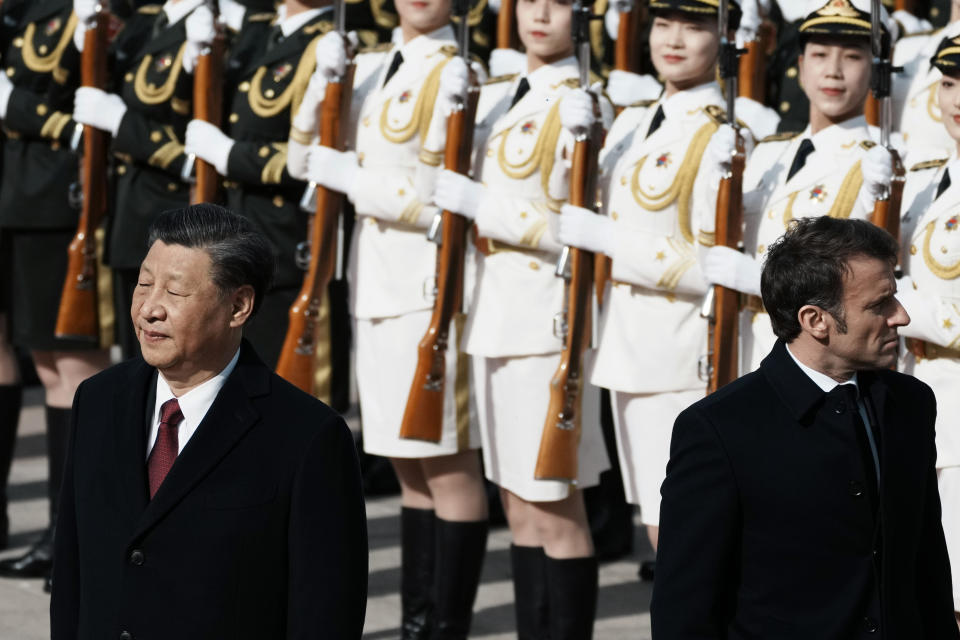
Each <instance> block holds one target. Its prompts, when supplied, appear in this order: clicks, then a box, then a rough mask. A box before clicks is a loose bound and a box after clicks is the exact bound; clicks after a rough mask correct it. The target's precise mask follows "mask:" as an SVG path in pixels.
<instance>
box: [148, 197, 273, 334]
mask: <svg viewBox="0 0 960 640" xmlns="http://www.w3.org/2000/svg"><path fill="white" fill-rule="evenodd" d="M157 240H159V241H160V242H162V243H164V244H176V245H180V246H183V247H189V248H192V249H203V250H204V251H206V252H207V255H209V256H210V261H211V263H212V267H211V274H210V275H211V277H212V278H213V283H214V284H215V285H216V287H217V289H218V290H219V291H220V293H221V294H223V293H226V292H229V291H233V290H235V289H237V288H238V287H241V286H243V285H250V286H251V287H253V292H254V298H253V313H252V314H251V317H253V315H255V314H256V313H257V311H258V310H259V309H260V304H261V303H262V302H263V296H264V295H265V294H266V292H267V289H269V288H270V283H271V282H272V281H273V274H274V271H275V270H276V260H275V259H274V257H273V252H272V251H271V250H270V245H269V243H268V242H267V240H266V238H264V237H263V235H262V234H260V233H258V232H257V231H255V230H254V228H253V227H252V226H251V224H250V223H249V222H247V220H246V219H244V218H242V217H240V216H238V215H237V214H235V213H233V212H232V211H230V210H229V209H225V208H223V207H221V206H218V205H215V204H206V203H204V204H194V205H190V206H189V207H186V208H184V209H173V210H171V211H164V212H163V213H161V214H160V215H159V216H157V218H156V219H155V220H154V221H153V224H151V225H150V231H149V234H148V240H147V246H148V247H152V246H153V243H154V242H156V241H157Z"/></svg>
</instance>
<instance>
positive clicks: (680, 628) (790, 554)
mask: <svg viewBox="0 0 960 640" xmlns="http://www.w3.org/2000/svg"><path fill="white" fill-rule="evenodd" d="M858 384H859V385H860V388H861V391H862V393H863V394H865V397H866V398H867V399H868V401H869V404H870V405H871V408H872V409H873V411H874V413H875V415H876V419H877V420H876V421H877V424H878V425H879V432H880V434H879V435H880V459H881V460H880V464H881V482H880V487H879V496H877V495H876V489H875V486H876V475H875V471H874V469H873V463H872V459H871V458H869V457H868V455H869V454H867V455H866V456H865V455H864V453H863V451H864V448H863V440H862V438H864V437H865V435H864V430H863V427H862V426H860V424H861V423H859V418H857V422H854V412H855V411H856V406H855V402H850V401H849V399H847V398H846V396H845V394H844V393H843V392H842V390H841V389H837V390H834V391H831V392H830V393H829V394H825V393H823V391H822V390H821V389H820V388H819V387H818V386H817V385H816V384H815V383H814V382H813V381H812V380H810V378H809V377H807V375H806V374H805V373H803V371H801V370H800V368H799V367H797V365H796V363H794V362H793V360H792V359H791V357H790V355H789V354H788V353H787V352H786V348H785V347H784V345H783V344H782V343H778V344H777V345H776V347H774V349H773V351H772V352H771V353H770V355H769V356H767V358H766V359H765V360H764V361H763V363H762V364H761V366H760V369H759V370H758V371H756V372H754V373H750V374H748V375H746V376H744V377H742V378H740V379H739V380H737V381H736V382H733V383H731V384H729V385H727V386H726V387H724V388H723V389H721V390H720V391H718V392H717V393H715V394H713V395H711V396H709V397H707V398H705V399H703V400H701V401H700V402H697V403H696V404H694V405H693V406H691V407H690V408H688V409H687V410H686V411H684V412H683V413H681V414H680V416H679V417H678V418H677V421H676V424H675V425H674V429H673V440H672V442H671V445H670V462H669V464H668V465H667V477H666V480H665V481H664V483H663V487H662V489H661V493H662V495H663V501H662V503H661V507H660V544H659V550H658V554H657V575H656V582H655V584H654V589H653V602H652V604H651V618H652V625H653V637H654V640H672V639H674V638H697V639H706V638H730V639H747V638H757V639H761V638H762V639H764V640H767V639H778V640H779V639H783V638H795V639H797V640H800V639H802V640H813V639H816V640H834V639H836V640H841V639H842V640H848V639H850V638H859V637H868V638H878V637H879V638H887V639H890V640H894V639H896V640H901V639H902V640H924V639H930V638H937V639H941V638H943V639H950V640H956V639H957V638H958V637H960V634H958V631H957V624H956V622H954V618H953V602H952V598H951V585H950V566H949V564H948V561H947V552H946V546H945V543H944V537H943V529H942V527H941V525H940V498H939V494H938V492H937V479H936V471H935V469H934V462H935V458H936V453H935V449H934V431H933V425H934V417H935V415H936V404H935V400H934V396H933V392H932V391H931V390H930V388H929V387H927V386H926V385H925V384H923V383H922V382H920V381H918V380H916V379H914V378H912V377H910V376H906V375H903V374H899V373H895V372H892V371H877V372H861V373H860V374H859V375H858ZM871 494H873V495H871Z"/></svg>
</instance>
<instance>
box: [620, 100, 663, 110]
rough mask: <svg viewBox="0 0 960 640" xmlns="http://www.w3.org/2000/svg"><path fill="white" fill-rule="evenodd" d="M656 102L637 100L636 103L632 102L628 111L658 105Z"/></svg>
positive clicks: (628, 106)
mask: <svg viewBox="0 0 960 640" xmlns="http://www.w3.org/2000/svg"><path fill="white" fill-rule="evenodd" d="M656 103H657V101H656V100H637V101H636V102H631V103H630V104H628V105H627V106H626V108H627V109H632V108H634V107H649V106H651V105H654V104H656Z"/></svg>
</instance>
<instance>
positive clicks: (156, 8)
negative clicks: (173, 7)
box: [137, 4, 163, 16]
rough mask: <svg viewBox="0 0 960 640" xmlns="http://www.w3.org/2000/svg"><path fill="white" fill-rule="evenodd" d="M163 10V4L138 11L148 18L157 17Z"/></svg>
mask: <svg viewBox="0 0 960 640" xmlns="http://www.w3.org/2000/svg"><path fill="white" fill-rule="evenodd" d="M162 10H163V5H162V4H148V5H145V6H142V7H140V8H139V9H137V13H142V14H145V15H148V16H155V15H157V14H158V13H160V12H161V11H162Z"/></svg>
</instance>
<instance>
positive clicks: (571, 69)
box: [514, 56, 580, 90]
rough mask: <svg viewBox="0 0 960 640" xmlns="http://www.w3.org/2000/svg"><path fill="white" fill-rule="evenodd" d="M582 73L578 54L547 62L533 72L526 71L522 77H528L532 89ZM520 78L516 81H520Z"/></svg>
mask: <svg viewBox="0 0 960 640" xmlns="http://www.w3.org/2000/svg"><path fill="white" fill-rule="evenodd" d="M579 73H580V66H579V63H578V62H577V57H576V56H567V57H566V58H564V59H562V60H557V61H556V62H554V63H552V64H545V65H543V66H541V67H537V68H536V69H535V70H534V71H533V72H530V73H524V74H523V75H522V76H521V78H526V79H527V82H528V83H529V84H530V89H531V90H534V89H541V88H544V87H547V86H548V85H552V84H556V83H557V82H560V81H562V80H565V79H567V78H570V77H576V76H577V75H579ZM519 82H520V78H517V80H516V81H515V82H514V84H516V83H519Z"/></svg>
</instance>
